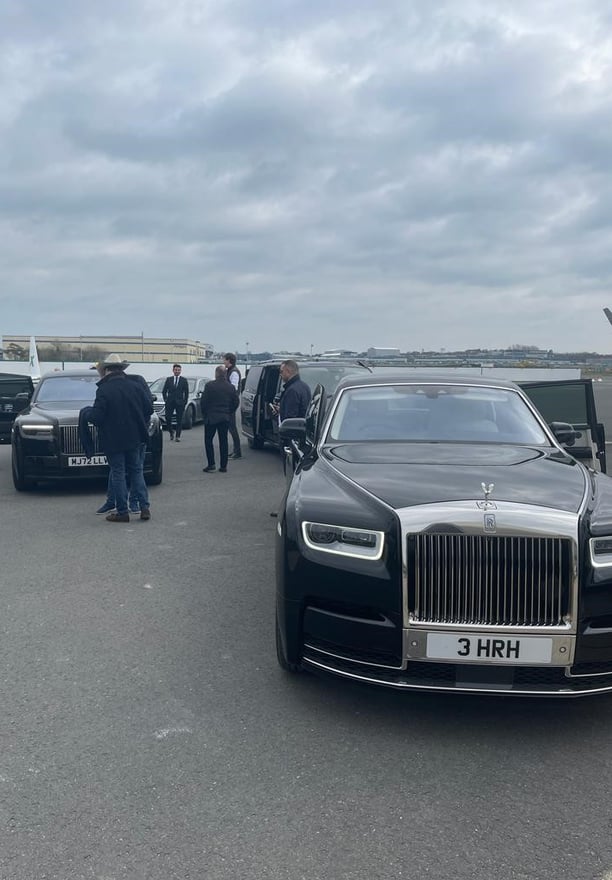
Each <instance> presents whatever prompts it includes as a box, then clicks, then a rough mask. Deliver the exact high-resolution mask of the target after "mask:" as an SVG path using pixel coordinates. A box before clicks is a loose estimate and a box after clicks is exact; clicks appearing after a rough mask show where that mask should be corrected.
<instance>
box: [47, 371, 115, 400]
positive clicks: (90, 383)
mask: <svg viewBox="0 0 612 880" xmlns="http://www.w3.org/2000/svg"><path fill="white" fill-rule="evenodd" d="M99 381H100V377H99V376H98V374H97V373H96V374H95V375H93V376H61V377H60V378H57V379H43V380H42V382H40V384H39V386H38V388H37V389H36V402H37V403H46V402H48V401H70V400H75V401H76V400H78V401H80V402H83V403H93V400H94V397H95V396H96V382H99Z"/></svg>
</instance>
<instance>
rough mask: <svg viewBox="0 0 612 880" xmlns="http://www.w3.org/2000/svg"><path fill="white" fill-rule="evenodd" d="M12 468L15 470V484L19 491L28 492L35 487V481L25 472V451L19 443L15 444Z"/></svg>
mask: <svg viewBox="0 0 612 880" xmlns="http://www.w3.org/2000/svg"><path fill="white" fill-rule="evenodd" d="M11 469H12V471H13V485H14V486H15V488H16V489H17V491H18V492H28V491H29V490H30V489H32V488H33V486H34V482H33V481H32V480H31V479H29V478H28V477H26V475H25V473H24V466H23V453H22V451H21V449H20V447H19V445H18V444H17V443H15V444H14V445H13V450H12V457H11Z"/></svg>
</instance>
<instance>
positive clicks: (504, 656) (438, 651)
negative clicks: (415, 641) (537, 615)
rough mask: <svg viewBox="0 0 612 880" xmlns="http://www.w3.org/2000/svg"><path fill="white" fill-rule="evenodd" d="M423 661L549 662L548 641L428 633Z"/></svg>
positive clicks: (550, 658) (543, 639) (513, 637)
mask: <svg viewBox="0 0 612 880" xmlns="http://www.w3.org/2000/svg"><path fill="white" fill-rule="evenodd" d="M426 656H427V658H428V659H430V660H451V661H452V662H453V663H461V662H468V663H519V664H521V663H522V664H530V663H550V662H551V661H552V639H550V638H544V637H542V638H540V637H537V638H536V637H534V636H498V635H494V634H492V633H482V634H479V635H473V634H470V635H461V634H458V633H428V635H427V655H426Z"/></svg>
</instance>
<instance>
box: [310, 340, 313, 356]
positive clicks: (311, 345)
mask: <svg viewBox="0 0 612 880" xmlns="http://www.w3.org/2000/svg"><path fill="white" fill-rule="evenodd" d="M312 349H313V344H312V342H311V343H310V357H312Z"/></svg>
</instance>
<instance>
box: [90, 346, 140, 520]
mask: <svg viewBox="0 0 612 880" xmlns="http://www.w3.org/2000/svg"><path fill="white" fill-rule="evenodd" d="M89 369H90V370H97V371H98V375H99V376H100V378H101V379H103V378H104V375H105V369H104V364H103V362H102V361H98V362H97V363H96V364H94V365H93V366H92V367H90V368H89ZM125 375H126V378H127V379H128V380H129V381H130V382H135V383H136V384H137V385H139V386H140V387H141V389H142V391H143V392H144V394H145V395H146V397H147V399H148V400H149V401H150V403H151V404H152V403H153V395H152V394H151V389H150V388H149V384H148V382H147V381H146V380H145V379H144V377H143V376H140V375H139V374H138V373H126V374H125ZM89 409H90V407H85V409H83V410H81V412H80V414H79V431H80V433H81V443H82V444H83V449H84V450H85V454H86V455H87V456H88V457H89V456H90V455H93V445H92V444H93V440H92V439H91V438H89V440H88V438H87V437H86V434H87V433H88V431H87V426H86V424H85V425H83V429H82V430H81V425H82V417H83V416H84V417H85V419H87V420H88V419H89V415H88V412H89ZM88 445H90V446H91V453H88ZM146 453H147V444H146V443H142V444H141V446H140V462H141V467H142V469H143V472H144V463H145V455H146ZM142 484H143V485H144V487H145V491H146V494H145V496H144V498H138V497H137V496H136V493H135V491H134V487H133V486H132V485H131V483H130V484H129V485H128V488H129V495H128V508H129V512H130V513H140V511H141V508H147V507H149V493H148V490H147V488H146V486H147V484H146V483H145V482H144V473H143V480H142ZM142 484H141V485H142ZM113 510H115V493H114V490H113V483H112V479H111V473H110V470H109V473H108V484H107V487H106V501H105V502H104V504H103V505H102V506H101V507H99V508H98V509H97V510H96V513H98V514H101V513H110V512H111V511H113Z"/></svg>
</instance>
